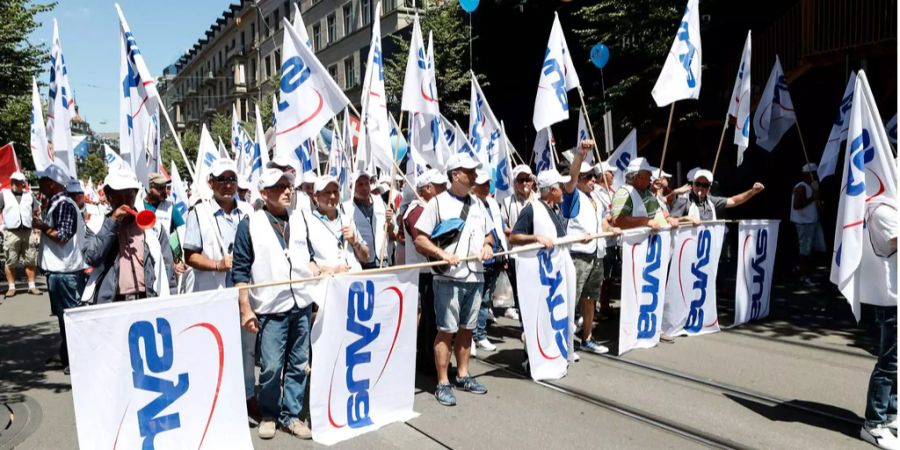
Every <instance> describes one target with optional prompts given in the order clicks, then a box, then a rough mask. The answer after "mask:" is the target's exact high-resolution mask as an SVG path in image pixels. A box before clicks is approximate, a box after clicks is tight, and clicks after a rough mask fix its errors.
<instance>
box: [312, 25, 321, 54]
mask: <svg viewBox="0 0 900 450" xmlns="http://www.w3.org/2000/svg"><path fill="white" fill-rule="evenodd" d="M312 29H313V32H312V34H313V51H314V52H317V51H319V50H321V49H322V27H321V26H319V23H314V24H313V26H312Z"/></svg>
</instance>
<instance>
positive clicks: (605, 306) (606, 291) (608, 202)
mask: <svg viewBox="0 0 900 450" xmlns="http://www.w3.org/2000/svg"><path fill="white" fill-rule="evenodd" d="M617 170H618V168H616V166H614V165H612V164H609V163H608V162H605V161H604V162H601V163H599V164H597V165H595V166H594V175H596V176H597V177H602V178H599V179H597V180H596V181H594V191H593V192H592V193H591V195H592V196H593V197H594V199H595V200H596V201H598V202H599V203H600V204H601V205H603V210H604V213H605V215H606V221H607V223H609V221H610V220H612V199H613V196H614V195H615V194H616V190H615V188H614V187H613V182H614V181H615V172H616V171H617ZM604 178H605V179H606V182H605V183H604V182H603V181H604ZM618 242H619V240H618V239H606V244H605V245H606V254H605V255H604V256H603V281H602V282H601V283H600V317H601V319H602V318H604V317H609V315H610V314H611V313H612V307H610V305H609V302H610V297H611V296H612V284H613V276H614V275H615V274H616V273H619V272H620V269H621V267H620V266H621V265H622V261H621V258H620V256H621V255H620V251H619V245H618ZM600 243H601V245H603V241H601V242H600Z"/></svg>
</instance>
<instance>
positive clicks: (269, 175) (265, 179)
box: [259, 167, 294, 189]
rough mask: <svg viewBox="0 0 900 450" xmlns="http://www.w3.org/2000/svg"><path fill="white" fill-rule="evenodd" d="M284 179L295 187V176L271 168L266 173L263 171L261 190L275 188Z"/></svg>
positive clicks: (260, 183) (260, 180) (260, 179)
mask: <svg viewBox="0 0 900 450" xmlns="http://www.w3.org/2000/svg"><path fill="white" fill-rule="evenodd" d="M282 178H284V179H286V180H288V183H290V184H291V186H293V185H294V175H293V174H291V173H288V172H284V171H282V170H281V169H275V168H271V167H269V168H267V169H266V170H265V171H263V174H262V177H260V178H259V188H260V189H265V188H270V187H272V186H275V185H276V184H278V181H279V180H281V179H282Z"/></svg>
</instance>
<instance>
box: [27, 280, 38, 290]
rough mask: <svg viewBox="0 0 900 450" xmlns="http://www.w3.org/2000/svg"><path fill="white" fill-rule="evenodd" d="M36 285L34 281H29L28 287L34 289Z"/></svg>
mask: <svg viewBox="0 0 900 450" xmlns="http://www.w3.org/2000/svg"><path fill="white" fill-rule="evenodd" d="M35 287H36V286H35V285H34V281H29V282H28V289H34V288H35Z"/></svg>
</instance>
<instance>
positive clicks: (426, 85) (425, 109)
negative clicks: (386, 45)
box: [400, 15, 440, 116]
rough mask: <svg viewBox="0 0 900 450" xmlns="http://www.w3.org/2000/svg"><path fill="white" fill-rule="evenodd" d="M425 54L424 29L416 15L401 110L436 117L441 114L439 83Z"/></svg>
mask: <svg viewBox="0 0 900 450" xmlns="http://www.w3.org/2000/svg"><path fill="white" fill-rule="evenodd" d="M425 52H426V50H425V44H424V42H423V40H422V29H421V28H420V27H419V16H418V15H416V17H415V18H414V19H413V29H412V36H411V37H410V42H409V55H408V57H407V60H406V74H405V75H404V78H403V97H402V99H401V102H400V109H401V110H402V111H409V112H410V113H423V114H430V115H433V116H436V115H438V114H439V113H440V105H439V104H438V95H437V82H436V81H435V79H434V75H433V72H434V70H433V69H434V66H433V65H432V64H431V60H430V58H429V57H428V55H427V54H426V53H425Z"/></svg>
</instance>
